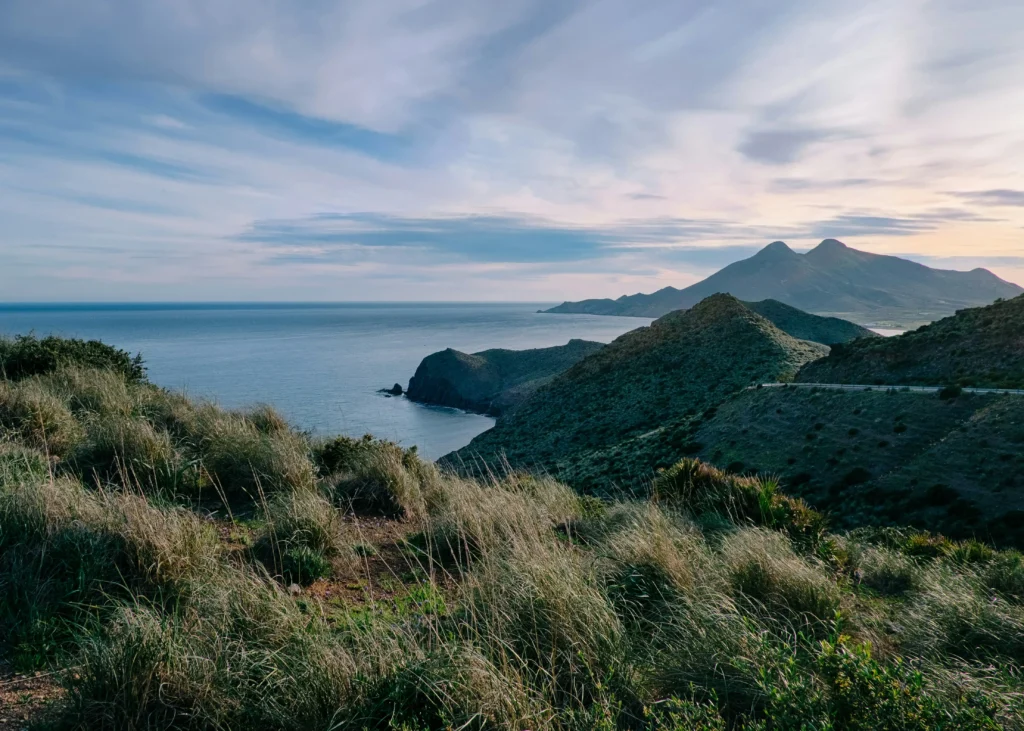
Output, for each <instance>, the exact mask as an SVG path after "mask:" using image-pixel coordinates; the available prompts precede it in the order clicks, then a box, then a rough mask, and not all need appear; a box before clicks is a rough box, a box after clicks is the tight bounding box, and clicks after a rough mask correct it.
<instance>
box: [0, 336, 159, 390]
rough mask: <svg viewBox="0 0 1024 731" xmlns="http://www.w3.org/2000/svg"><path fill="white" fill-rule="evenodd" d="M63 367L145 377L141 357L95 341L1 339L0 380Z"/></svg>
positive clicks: (18, 377)
mask: <svg viewBox="0 0 1024 731" xmlns="http://www.w3.org/2000/svg"><path fill="white" fill-rule="evenodd" d="M63 366H78V367H81V368H101V369H104V370H111V371H116V372H117V373H120V374H121V375H122V376H124V377H125V379H127V380H129V381H141V380H143V379H144V378H145V377H146V369H145V368H144V367H143V365H142V356H140V355H135V356H133V355H131V354H130V353H128V352H126V351H124V350H118V349H117V348H112V347H110V346H109V345H106V344H105V343H101V342H99V341H97V340H89V341H86V340H74V339H67V338H58V337H46V338H37V337H35V336H33V335H20V336H18V337H16V338H4V337H0V377H2V378H5V379H8V380H11V381H17V380H20V379H22V378H27V377H28V376H35V375H40V374H43V373H50V372H52V371H55V370H57V369H58V368H60V367H63Z"/></svg>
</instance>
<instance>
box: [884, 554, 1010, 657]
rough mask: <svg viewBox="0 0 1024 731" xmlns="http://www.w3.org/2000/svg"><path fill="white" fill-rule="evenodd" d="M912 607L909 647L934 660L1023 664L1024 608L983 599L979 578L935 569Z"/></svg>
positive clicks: (906, 632)
mask: <svg viewBox="0 0 1024 731" xmlns="http://www.w3.org/2000/svg"><path fill="white" fill-rule="evenodd" d="M924 584H925V585H924V588H923V589H922V591H921V592H920V593H919V594H917V595H915V597H914V598H913V600H912V602H911V603H910V604H909V605H908V607H907V610H906V613H905V619H904V621H903V623H901V629H902V631H903V634H904V644H905V646H906V647H907V648H908V649H910V650H911V651H913V652H915V653H916V654H918V655H921V656H925V657H930V658H937V659H938V658H946V657H959V658H964V659H967V660H977V661H980V662H990V661H992V660H995V659H998V658H1007V659H1009V660H1011V661H1013V662H1015V663H1018V664H1019V663H1021V662H1022V661H1024V608H1021V607H1020V606H1018V605H1016V604H1011V603H1009V602H1006V601H1004V600H1001V599H999V598H998V597H995V598H993V597H992V596H986V595H984V594H983V593H982V592H981V591H980V589H981V587H980V586H979V582H978V581H977V579H976V578H975V577H974V576H972V575H970V574H963V573H955V572H953V571H952V570H950V569H949V568H948V567H945V566H941V565H940V566H936V567H935V568H933V569H932V570H930V571H929V572H927V573H926V574H925V576H924Z"/></svg>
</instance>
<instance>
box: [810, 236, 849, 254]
mask: <svg viewBox="0 0 1024 731" xmlns="http://www.w3.org/2000/svg"><path fill="white" fill-rule="evenodd" d="M849 250H850V247H849V246H847V245H846V244H844V243H843V242H842V241H840V240H839V239H825V240H824V241H822V242H821V243H820V244H818V245H817V246H815V247H814V248H813V249H811V251H810V252H809V253H813V252H815V251H817V252H822V253H824V252H828V251H849Z"/></svg>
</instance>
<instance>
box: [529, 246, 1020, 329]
mask: <svg viewBox="0 0 1024 731" xmlns="http://www.w3.org/2000/svg"><path fill="white" fill-rule="evenodd" d="M717 292H727V293H729V294H732V295H734V296H736V297H738V298H740V299H741V300H746V301H751V302H755V301H760V300H765V299H774V300H778V301H780V302H783V303H785V304H788V305H791V306H793V307H798V308H799V309H801V310H806V311H808V312H813V313H819V314H821V313H827V314H833V315H836V314H839V315H841V316H843V317H846V318H848V319H853V320H856V321H857V322H874V321H879V320H897V321H901V322H929V321H933V320H936V319H939V318H941V317H945V316H947V315H951V314H953V313H954V312H955V311H956V310H958V309H961V308H964V307H978V306H982V305H988V304H991V303H992V302H994V301H995V300H996V299H998V298H1000V297H1004V298H1008V297H1016V296H1017V295H1019V294H1021V293H1022V292H1024V289H1021V288H1020V287H1018V286H1017V285H1015V284H1011V283H1010V282H1006V281H1003V280H1002V279H1000V278H999V277H997V276H996V275H994V274H992V272H990V271H988V270H986V269H974V270H972V271H969V272H957V271H947V270H943V269H932V268H930V267H926V266H924V265H923V264H918V263H916V262H912V261H908V260H906V259H900V258H898V257H895V256H880V255H878V254H871V253H868V252H865V251H858V250H856V249H851V248H850V247H848V246H846V245H845V244H843V243H841V242H839V241H836V240H835V239H826V240H825V241H822V242H821V244H819V245H818V246H817V247H816V248H814V249H812V250H811V251H808V252H807V253H806V254H798V253H797V252H795V251H793V250H792V249H790V248H789V247H788V246H786V244H784V243H783V242H781V241H776V242H775V243H773V244H770V245H768V246H767V247H765V248H764V249H762V250H761V251H759V252H758V253H757V254H755V255H754V256H752V257H750V258H749V259H744V260H742V261H738V262H734V263H733V264H730V265H729V266H727V267H725V268H724V269H722V270H721V271H719V272H717V273H715V274H713V275H711V276H710V277H708V278H707V279H705V280H703V281H702V282H698V283H697V284H694V285H692V286H690V287H687V288H685V289H676V288H674V287H666V288H664V289H661V290H659V291H657V292H654V293H653V294H635V295H629V296H622V297H619V298H618V299H615V300H611V299H603V300H584V301H582V302H565V303H563V304H561V305H559V306H558V307H554V308H552V309H550V310H547V312H552V313H587V314H594V315H632V316H638V317H660V316H662V315H664V314H666V313H668V312H671V311H673V310H680V309H686V308H689V307H693V306H694V305H695V304H697V303H698V302H700V301H701V300H703V299H704V298H706V297H709V296H711V295H712V294H715V293H717Z"/></svg>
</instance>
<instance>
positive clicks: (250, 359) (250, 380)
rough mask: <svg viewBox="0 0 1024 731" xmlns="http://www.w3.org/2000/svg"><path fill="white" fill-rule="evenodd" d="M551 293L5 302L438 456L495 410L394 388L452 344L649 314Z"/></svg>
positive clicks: (173, 371)
mask: <svg viewBox="0 0 1024 731" xmlns="http://www.w3.org/2000/svg"><path fill="white" fill-rule="evenodd" d="M545 306H547V305H542V304H523V303H517V304H405V303H403V304H378V303H374V304H330V305H24V306H16V305H4V306H0V333H3V334H7V335H12V334H18V333H27V332H30V331H35V333H36V334H37V335H49V334H55V335H63V336H68V337H72V336H73V337H80V338H86V339H93V338H96V339H99V340H103V341H104V342H107V343H110V344H112V345H116V346H118V347H120V348H124V349H126V350H129V351H131V352H133V353H134V352H141V353H142V355H143V357H144V358H145V359H146V364H147V365H148V367H149V377H150V379H151V380H152V381H153V382H155V383H157V384H159V385H161V386H166V387H168V388H173V389H182V390H185V391H187V392H188V393H189V394H191V395H193V396H201V397H204V398H209V399H212V400H214V401H216V402H217V403H219V404H221V405H222V406H225V407H228V408H235V407H240V406H246V405H250V404H254V403H269V404H272V405H273V406H275V407H277V408H278V409H279V410H280V411H281V412H282V413H283V414H284V415H285V416H286V417H287V418H288V419H289V420H290V421H291V422H292V423H293V424H295V425H296V426H298V427H299V428H301V429H307V430H310V431H313V432H315V433H318V434H326V435H330V434H348V435H351V436H360V435H362V434H366V433H371V434H374V435H376V436H378V437H382V438H386V439H392V440H395V441H397V442H400V443H401V444H403V445H406V446H412V445H414V444H415V445H417V446H418V447H419V449H420V452H421V453H422V454H423V455H424V456H426V457H428V458H432V459H433V458H437V457H439V456H441V455H442V454H445V453H447V452H449V451H451V450H453V449H458V448H459V447H462V446H465V445H466V444H468V443H469V441H470V440H471V439H472V438H473V437H475V436H476V435H477V434H479V433H480V432H482V431H485V430H486V429H489V428H490V427H491V426H492V425H493V423H494V421H493V419H490V418H488V417H485V416H479V415H476V414H467V413H464V412H461V411H457V410H454V409H444V408H436V407H427V406H421V405H419V404H414V403H412V402H410V401H407V400H406V399H405V398H386V397H384V396H383V395H381V394H378V393H376V391H377V389H379V388H384V387H389V386H391V385H392V384H394V383H400V384H402V385H403V387H404V386H405V385H407V384H408V382H409V377H410V376H412V374H413V372H414V371H415V370H416V366H417V365H419V362H420V360H421V359H422V358H423V357H424V356H426V355H429V354H430V353H433V352H435V351H437V350H443V349H444V348H448V347H451V348H456V349H458V350H463V351H467V352H475V351H479V350H485V349H487V348H513V349H521V348H538V347H545V346H550V345H562V344H564V343H565V342H567V341H568V340H569V339H570V338H583V339H586V340H596V341H599V342H610V341H611V340H613V339H614V338H616V337H618V336H619V335H621V334H622V333H624V332H626V331H628V330H632V329H634V328H636V327H640V326H641V325H645V324H647V323H648V322H649V320H645V319H641V318H632V317H598V316H592V315H542V314H539V313H537V310H538V309H540V308H542V307H545Z"/></svg>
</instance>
